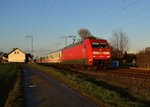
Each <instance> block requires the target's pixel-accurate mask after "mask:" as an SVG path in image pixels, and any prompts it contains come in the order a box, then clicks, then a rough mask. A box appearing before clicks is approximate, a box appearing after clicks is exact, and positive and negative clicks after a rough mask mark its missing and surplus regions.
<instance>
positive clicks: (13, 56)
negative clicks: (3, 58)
mask: <svg viewBox="0 0 150 107" xmlns="http://www.w3.org/2000/svg"><path fill="white" fill-rule="evenodd" d="M25 59H26V54H25V53H24V52H23V51H21V50H20V49H18V48H14V49H13V50H12V51H11V52H10V53H8V62H25Z"/></svg>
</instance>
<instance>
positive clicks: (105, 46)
mask: <svg viewBox="0 0 150 107" xmlns="http://www.w3.org/2000/svg"><path fill="white" fill-rule="evenodd" d="M107 47H108V44H107V43H99V42H93V43H92V48H107Z"/></svg>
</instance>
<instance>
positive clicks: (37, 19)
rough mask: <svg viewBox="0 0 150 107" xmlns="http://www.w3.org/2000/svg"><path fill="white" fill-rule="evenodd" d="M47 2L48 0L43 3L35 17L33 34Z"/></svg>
mask: <svg viewBox="0 0 150 107" xmlns="http://www.w3.org/2000/svg"><path fill="white" fill-rule="evenodd" d="M46 3H47V0H44V2H43V5H42V7H41V9H40V12H39V14H38V16H37V17H36V19H35V22H34V24H33V27H32V33H33V34H34V33H35V32H36V26H37V24H38V22H39V19H40V17H41V15H42V13H43V10H44V8H45V6H46Z"/></svg>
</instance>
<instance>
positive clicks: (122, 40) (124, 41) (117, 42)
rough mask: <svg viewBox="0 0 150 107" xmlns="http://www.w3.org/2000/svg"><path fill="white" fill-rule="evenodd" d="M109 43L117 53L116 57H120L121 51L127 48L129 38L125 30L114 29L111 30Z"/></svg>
mask: <svg viewBox="0 0 150 107" xmlns="http://www.w3.org/2000/svg"><path fill="white" fill-rule="evenodd" d="M110 44H111V46H112V47H113V48H114V51H116V52H117V53H118V55H117V57H118V58H122V57H123V53H124V52H125V51H127V50H128V48H129V38H128V36H127V34H126V33H125V32H123V31H121V30H120V29H119V30H118V29H116V30H113V33H112V38H111V41H110Z"/></svg>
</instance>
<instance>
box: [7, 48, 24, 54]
mask: <svg viewBox="0 0 150 107" xmlns="http://www.w3.org/2000/svg"><path fill="white" fill-rule="evenodd" d="M15 50H19V51H21V52H22V53H24V54H25V52H23V51H22V50H20V49H18V48H14V49H13V50H12V51H11V52H9V53H8V54H7V55H9V54H11V53H12V52H14V51H15Z"/></svg>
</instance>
